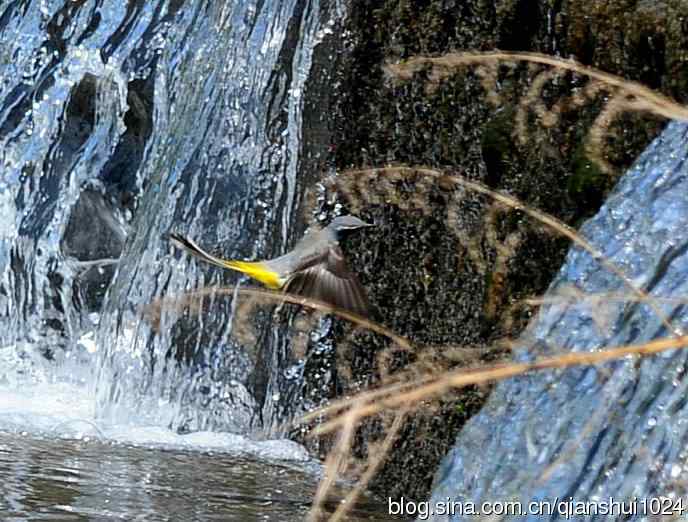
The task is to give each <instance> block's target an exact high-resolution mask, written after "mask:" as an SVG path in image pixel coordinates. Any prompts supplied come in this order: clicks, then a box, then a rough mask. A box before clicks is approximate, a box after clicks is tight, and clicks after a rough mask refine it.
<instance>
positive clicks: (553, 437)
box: [434, 123, 688, 520]
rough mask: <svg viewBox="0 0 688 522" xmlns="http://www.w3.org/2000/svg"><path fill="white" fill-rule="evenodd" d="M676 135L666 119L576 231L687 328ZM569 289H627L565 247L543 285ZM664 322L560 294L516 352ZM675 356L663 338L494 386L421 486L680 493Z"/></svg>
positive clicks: (536, 352)
mask: <svg viewBox="0 0 688 522" xmlns="http://www.w3.org/2000/svg"><path fill="white" fill-rule="evenodd" d="M687 147H688V126H686V124H678V123H674V124H671V125H670V126H669V127H667V129H666V130H665V131H664V133H663V134H662V135H661V137H660V138H658V139H657V140H656V141H655V143H654V144H653V145H652V146H651V147H649V149H648V150H647V152H645V153H644V154H643V156H642V157H641V158H640V160H639V161H638V163H637V164H636V165H635V166H634V167H633V168H632V169H631V170H630V171H629V172H628V173H627V174H626V175H625V176H624V177H623V178H622V179H621V181H620V182H619V185H618V186H617V187H616V189H615V190H614V192H613V193H612V194H611V196H610V197H609V199H608V201H607V203H605V205H604V206H603V207H602V208H601V209H600V211H599V213H598V214H597V215H596V216H595V217H594V218H593V219H591V220H590V221H589V222H588V223H586V224H585V225H584V226H583V228H582V229H581V233H582V234H583V236H584V237H585V238H586V239H588V240H589V241H590V242H591V243H592V244H593V245H594V246H595V247H596V248H597V249H599V250H600V251H602V253H603V254H604V255H605V257H606V258H607V259H608V260H609V261H611V262H612V263H613V264H614V265H616V266H617V267H620V268H621V269H622V270H623V271H624V272H625V273H626V275H627V277H629V278H630V279H631V280H632V281H634V282H635V283H636V284H638V285H639V286H640V287H641V288H642V289H643V290H644V291H646V292H648V294H650V296H651V297H655V298H657V297H661V298H678V301H673V302H669V303H668V302H667V301H666V300H664V301H658V309H659V310H660V311H661V313H662V315H663V317H664V318H665V319H667V320H668V321H669V322H670V323H671V325H672V328H675V329H677V331H680V330H682V331H685V330H686V326H688V316H687V315H686V311H685V306H684V305H683V304H682V303H681V299H680V298H682V297H683V296H684V295H685V293H686V291H687V289H686V282H685V281H686V277H685V271H686V267H688V257H687V256H686V252H687V251H688V249H687V248H686V245H688V235H687V234H686V230H688V228H687V225H688V206H687V205H686V200H685V197H684V195H685V191H686V190H687V189H688V163H686V150H688V148H687ZM571 288H575V289H576V290H577V291H579V292H584V293H586V294H610V293H617V294H618V293H620V294H626V295H627V294H629V289H628V288H627V287H626V286H625V284H624V283H623V282H622V281H621V280H620V279H619V278H618V277H616V276H615V275H613V274H610V273H609V272H608V271H607V270H604V269H603V268H601V267H600V264H599V262H598V261H596V260H594V259H593V258H592V257H591V256H590V254H589V253H587V252H584V251H582V250H581V249H579V248H573V249H572V250H571V252H570V253H569V255H568V257H567V260H566V263H565V264H564V266H563V267H562V269H561V270H560V272H559V274H558V276H557V277H556V279H555V281H554V283H553V284H552V286H551V287H550V289H549V291H548V294H549V295H554V296H556V295H562V292H570V289H571ZM568 295H571V294H570V293H569V294H568ZM671 333H673V332H668V331H667V329H666V327H665V326H664V324H662V320H661V319H660V317H658V314H657V313H655V311H654V310H653V309H652V308H650V307H649V306H648V305H647V304H641V303H637V302H636V303H633V302H619V301H610V300H608V301H603V302H601V303H598V304H596V305H595V304H591V302H590V301H587V302H586V301H577V300H574V301H569V302H567V301H566V300H565V301H564V302H559V303H555V304H552V305H545V306H543V308H542V309H541V310H540V312H539V314H538V316H537V317H536V318H535V319H534V320H533V321H532V323H531V324H530V325H529V327H528V329H527V330H526V332H525V334H524V335H523V336H522V337H521V343H522V348H521V349H520V350H517V354H518V355H517V356H518V358H519V359H526V360H528V359H532V358H534V357H536V356H544V355H547V354H551V353H552V351H553V350H554V349H555V348H554V347H556V349H557V350H571V351H575V352H578V351H588V350H589V351H596V350H598V349H602V348H604V347H612V346H623V345H631V344H642V343H644V342H648V341H650V340H653V339H656V338H659V337H664V336H667V335H670V334H671ZM686 358H687V354H686V351H685V350H676V351H673V352H671V351H670V352H665V353H663V354H660V355H655V356H651V357H646V358H643V359H640V360H638V359H633V358H626V359H622V360H618V361H615V362H612V363H609V364H606V365H604V366H599V367H580V368H571V369H568V370H563V371H556V372H554V371H553V372H546V373H538V374H532V375H526V376H523V377H520V378H517V379H514V380H512V381H507V382H504V383H502V384H500V385H498V386H497V387H496V389H495V391H494V392H493V394H492V396H491V397H490V400H489V401H488V403H487V404H486V406H485V407H484V408H483V410H482V411H481V412H480V413H479V414H478V415H476V416H475V417H474V418H473V419H471V420H470V421H469V423H468V424H467V425H466V426H465V427H464V429H463V431H462V432H461V434H460V436H459V437H458V439H457V441H456V445H455V447H454V449H453V450H452V451H451V452H450V454H449V455H448V456H447V458H446V459H445V460H444V462H443V464H442V466H441V468H440V470H439V472H438V474H437V484H436V487H435V490H434V498H435V499H437V500H442V499H446V497H451V498H452V499H453V500H456V501H460V500H466V501H467V500H470V501H475V502H483V501H487V500H491V501H492V500H505V499H509V500H521V501H523V505H527V504H528V502H530V501H531V500H550V501H553V499H554V498H555V497H557V496H558V497H560V498H563V499H568V498H569V497H573V499H575V500H576V501H592V500H594V499H595V498H597V499H608V498H609V497H610V496H611V497H614V498H616V499H619V500H621V499H624V500H627V499H630V498H632V497H636V498H638V499H641V500H642V499H649V498H653V497H659V496H660V495H661V496H671V495H675V496H678V497H685V495H686V494H687V493H688V491H686V489H685V481H684V480H683V477H685V473H686V471H685V470H686V467H685V466H686V454H685V447H686V442H687V441H688V433H687V432H686V426H687V425H688V423H687V422H686V419H687V415H688V413H687V412H686V400H685V397H686V393H687V390H686V385H687V381H686V378H685V370H686V364H687V360H686ZM560 516H561V517H562V519H563V515H561V514H560ZM532 518H533V519H535V518H536V517H534V516H533V517H532ZM554 518H556V514H555V517H554ZM603 518H604V517H601V516H600V517H599V519H600V520H601V519H603ZM459 519H460V518H459V517H455V518H451V520H459ZM594 519H597V518H594ZM633 519H635V518H633ZM436 520H449V518H442V517H437V518H436Z"/></svg>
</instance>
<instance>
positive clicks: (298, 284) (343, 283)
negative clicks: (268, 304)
mask: <svg viewBox="0 0 688 522" xmlns="http://www.w3.org/2000/svg"><path fill="white" fill-rule="evenodd" d="M284 291H285V292H289V293H293V294H297V295H302V296H304V297H310V298H313V299H318V300H320V301H324V302H326V303H328V304H331V305H333V306H336V307H337V308H341V309H344V310H348V311H350V312H354V313H356V314H359V315H363V316H365V315H366V314H367V313H368V299H367V298H366V293H365V290H364V289H363V286H361V283H360V282H359V280H358V277H356V274H354V273H353V272H352V271H351V270H349V267H348V266H347V264H346V260H345V259H344V254H343V253H342V250H341V248H339V246H336V245H334V246H332V247H331V248H329V249H328V250H327V251H325V252H324V253H323V255H322V256H321V257H320V258H319V259H310V260H309V263H308V265H306V266H304V267H302V268H301V269H299V270H297V271H296V272H294V273H293V274H292V275H291V277H290V278H289V279H288V280H287V283H286V285H285V286H284Z"/></svg>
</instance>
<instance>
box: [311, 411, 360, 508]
mask: <svg viewBox="0 0 688 522" xmlns="http://www.w3.org/2000/svg"><path fill="white" fill-rule="evenodd" d="M357 410H358V408H357V407H356V405H355V404H354V407H353V408H352V409H351V410H350V411H349V412H348V413H347V414H346V415H345V416H344V417H343V419H342V430H341V431H340V433H339V438H338V439H337V444H336V445H335V446H334V448H332V449H331V450H330V452H329V453H328V454H327V459H326V460H325V476H324V477H323V478H322V480H321V481H320V484H318V490H317V491H316V493H315V498H314V499H313V505H312V506H311V510H310V512H309V513H308V519H307V520H308V521H309V522H318V520H319V519H320V516H321V513H322V505H323V502H324V501H325V499H326V498H327V493H328V492H329V490H330V488H331V487H332V486H333V485H334V483H335V482H336V480H337V477H338V476H339V472H340V470H341V469H342V466H343V464H344V463H345V462H346V459H347V457H348V455H349V452H350V451H351V442H352V440H353V435H354V430H355V429H356V426H357V424H358V414H357Z"/></svg>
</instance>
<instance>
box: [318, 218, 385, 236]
mask: <svg viewBox="0 0 688 522" xmlns="http://www.w3.org/2000/svg"><path fill="white" fill-rule="evenodd" d="M374 226H375V225H373V224H372V223H366V222H365V221H361V220H360V219H358V218H357V217H356V216H338V217H336V218H334V219H333V220H332V221H331V222H330V224H329V225H328V226H327V228H329V229H330V230H332V231H333V232H335V233H336V234H339V233H341V232H345V231H348V230H356V229H358V228H366V227H374Z"/></svg>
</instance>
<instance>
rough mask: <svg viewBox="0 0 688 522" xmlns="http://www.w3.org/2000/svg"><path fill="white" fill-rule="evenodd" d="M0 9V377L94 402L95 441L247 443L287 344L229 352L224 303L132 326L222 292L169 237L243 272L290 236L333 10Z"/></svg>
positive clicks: (270, 402)
mask: <svg viewBox="0 0 688 522" xmlns="http://www.w3.org/2000/svg"><path fill="white" fill-rule="evenodd" d="M0 12H1V13H2V14H1V16H0V31H1V32H0V35H1V41H2V47H1V49H2V50H1V51H0V52H2V61H1V63H0V78H1V80H2V84H1V90H2V91H1V96H2V100H3V104H2V109H1V112H0V140H1V146H2V147H1V150H2V152H0V154H1V159H2V168H3V172H2V178H1V181H0V200H1V202H2V218H3V219H2V225H1V227H0V238H1V239H2V242H1V243H0V311H1V313H2V315H1V318H0V320H1V321H2V326H3V328H2V329H1V331H0V342H1V346H2V353H3V356H4V359H5V362H4V365H3V366H4V368H5V371H4V380H5V381H6V382H8V383H9V385H10V386H11V387H13V388H14V389H16V388H17V387H18V386H20V384H23V383H26V382H27V381H26V379H27V378H28V377H27V375H28V376H30V379H31V380H33V382H37V381H43V382H44V381H50V380H55V379H56V378H57V377H56V376H57V375H58V374H59V375H60V377H59V379H62V380H64V379H67V380H69V379H72V380H74V381H79V382H80V383H82V384H88V385H97V406H96V407H97V411H96V415H97V417H98V418H99V419H100V420H101V421H102V422H106V423H110V424H116V423H120V424H121V423H138V424H146V425H155V426H164V427H171V428H173V429H175V430H179V431H198V430H210V429H213V430H221V431H233V432H237V433H246V432H248V431H250V430H254V429H256V428H258V429H260V428H263V427H264V426H265V427H269V426H271V425H272V424H275V423H278V422H280V421H282V420H284V418H283V416H284V415H285V412H286V411H287V410H288V409H289V406H288V405H282V404H280V403H279V401H280V393H279V390H281V389H284V387H285V383H284V382H283V381H284V372H283V371H282V370H284V369H285V368H286V366H287V365H288V364H289V363H288V357H287V356H286V350H287V347H286V344H285V343H286V341H285V340H284V339H283V338H282V335H280V334H279V332H277V331H276V330H275V328H274V327H272V326H271V325H270V324H269V317H267V314H263V315H264V316H266V317H262V318H261V317H259V318H258V319H255V320H254V321H253V322H254V323H255V324H254V325H253V326H255V327H256V338H257V340H256V341H255V343H254V345H253V346H248V347H247V346H242V345H240V344H239V343H238V342H237V341H235V340H233V339H232V338H231V335H230V334H231V332H232V329H233V328H234V324H233V322H234V321H233V313H234V311H235V310H234V308H235V307H236V304H232V300H231V299H226V298H225V299H221V298H217V299H215V300H214V303H213V304H212V306H211V307H210V308H209V311H208V313H206V314H202V315H201V316H200V317H189V316H188V315H184V314H183V313H178V312H176V311H174V310H171V311H168V310H165V309H163V310H162V311H161V313H160V315H159V317H158V318H157V320H156V324H155V325H153V324H151V321H150V320H148V321H147V320H146V318H145V317H144V315H145V314H144V313H143V312H142V311H143V310H145V306H146V305H148V304H150V303H152V302H154V301H156V299H158V298H160V297H166V296H170V295H181V294H183V293H184V292H185V291H189V290H193V289H197V288H201V287H205V286H208V285H212V284H220V283H223V282H228V281H234V280H236V278H235V277H234V276H228V275H226V274H221V273H220V271H218V270H214V269H209V268H208V267H201V266H199V265H198V264H197V263H196V262H195V261H192V260H189V258H188V257H187V256H184V255H180V253H179V252H176V251H174V249H173V248H171V246H170V245H169V242H168V241H167V239H166V234H167V233H169V232H170V231H176V232H181V233H183V234H185V235H188V236H190V237H193V238H196V239H197V240H198V241H199V242H201V243H203V244H204V245H206V246H208V247H210V248H211V249H212V248H215V249H220V248H222V250H223V253H224V254H225V255H226V256H238V257H245V258H252V257H253V258H255V257H268V256H273V255H277V254H279V253H281V252H282V251H283V250H284V248H285V247H286V246H287V245H288V242H289V241H290V240H292V239H293V237H292V235H293V234H292V232H291V229H290V224H291V223H292V222H293V219H294V212H295V209H296V204H297V202H298V200H299V198H300V194H301V187H300V185H299V183H298V182H297V172H298V169H299V165H300V163H299V162H300V153H301V147H302V146H301V125H302V118H303V116H302V107H303V92H304V89H305V87H306V82H307V80H308V77H309V74H310V70H311V61H312V56H313V53H314V50H315V48H316V46H317V45H318V44H319V43H320V42H321V41H322V38H323V37H324V36H325V35H327V34H330V33H331V26H332V24H334V23H335V20H338V21H341V18H343V13H342V12H341V7H340V6H338V5H332V4H328V5H326V6H324V5H320V3H319V2H318V1H317V0H315V1H302V0H283V1H279V2H263V1H260V0H254V1H241V2H238V1H236V2H235V1H228V2H214V1H207V2H204V1H194V2H180V1H175V0H171V1H160V2H152V1H150V2H129V3H126V2H105V3H103V2H101V1H99V0H92V1H79V2H58V1H52V2H51V1H33V2H5V3H4V5H3V6H2V8H1V9H0ZM211 300H212V298H211ZM94 352H95V353H94ZM46 359H57V363H54V362H53V363H46ZM96 360H97V361H98V367H97V370H98V371H97V372H96V367H95V365H96V362H95V361H96ZM96 375H97V377H98V381H97V382H95V376H96ZM77 376H78V377H77ZM295 385H298V384H295ZM287 386H288V385H287ZM83 393H86V391H85V390H84V391H83Z"/></svg>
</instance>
